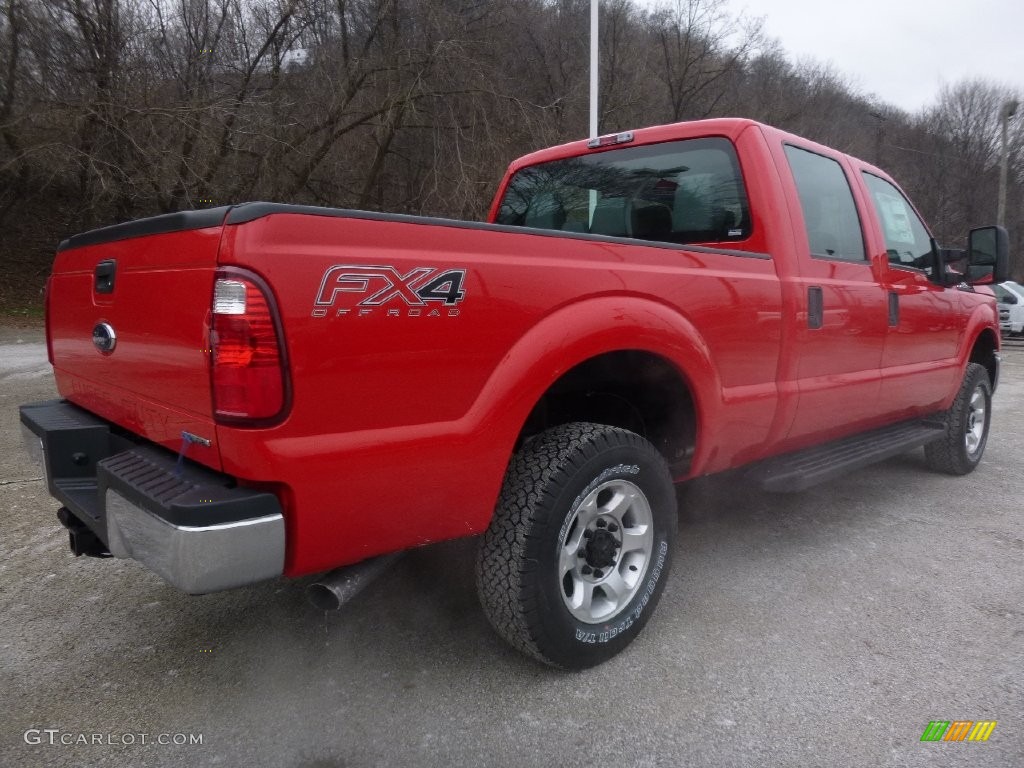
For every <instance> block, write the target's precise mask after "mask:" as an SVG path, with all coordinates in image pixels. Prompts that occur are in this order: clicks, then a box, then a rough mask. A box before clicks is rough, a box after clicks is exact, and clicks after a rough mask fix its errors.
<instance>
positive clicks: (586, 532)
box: [583, 529, 594, 539]
mask: <svg viewBox="0 0 1024 768" xmlns="http://www.w3.org/2000/svg"><path fill="white" fill-rule="evenodd" d="M593 535H594V532H593V531H591V530H589V529H588V530H586V531H584V532H583V538H584V539H589V538H590V537H591V536H593Z"/></svg>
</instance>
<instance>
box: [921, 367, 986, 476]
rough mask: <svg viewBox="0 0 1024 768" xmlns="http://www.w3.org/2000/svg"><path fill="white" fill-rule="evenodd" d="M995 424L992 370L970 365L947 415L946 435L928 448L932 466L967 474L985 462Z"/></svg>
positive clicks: (941, 470) (925, 452)
mask: <svg viewBox="0 0 1024 768" xmlns="http://www.w3.org/2000/svg"><path fill="white" fill-rule="evenodd" d="M991 421H992V385H991V384H990V383H989V380H988V371H986V370H985V368H984V366H981V365H978V364H977V363H968V365H967V370H966V371H965V372H964V380H963V383H962V384H961V385H960V391H959V392H958V393H957V396H956V399H955V400H954V401H953V405H952V407H950V409H949V410H948V411H946V413H945V422H946V434H945V435H943V437H942V439H940V440H936V441H935V442H933V443H929V444H928V445H926V446H925V449H924V455H925V458H926V459H927V460H928V465H929V466H930V467H931V468H932V469H934V470H937V471H939V472H945V473H947V474H950V475H966V474H968V473H969V472H973V471H974V468H975V467H977V466H978V464H979V463H981V457H982V454H984V453H985V443H986V442H988V428H989V424H990V423H991Z"/></svg>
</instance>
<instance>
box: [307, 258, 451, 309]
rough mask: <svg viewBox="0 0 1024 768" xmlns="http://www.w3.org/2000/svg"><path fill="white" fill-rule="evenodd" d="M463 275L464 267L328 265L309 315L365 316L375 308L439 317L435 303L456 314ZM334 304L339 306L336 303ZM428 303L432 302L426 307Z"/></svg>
mask: <svg viewBox="0 0 1024 768" xmlns="http://www.w3.org/2000/svg"><path fill="white" fill-rule="evenodd" d="M465 279H466V270H464V269H445V270H439V269H436V268H434V267H414V268H413V269H410V270H409V271H408V272H406V273H405V274H404V275H403V274H402V273H401V272H399V271H398V270H397V269H395V268H394V267H387V266H368V265H364V264H341V265H336V266H333V267H331V268H330V269H328V270H327V271H326V272H325V273H324V279H323V280H321V281H320V290H319V291H318V292H317V296H316V302H315V303H314V304H313V317H327V314H328V312H330V311H331V310H334V315H335V316H337V317H340V316H343V315H348V314H355V315H358V316H366V315H371V314H374V310H376V309H377V308H381V309H382V310H383V312H382V313H381V314H386V315H387V316H389V317H401V316H403V315H404V316H406V317H419V316H426V317H440V316H441V314H442V313H441V311H440V310H439V309H438V308H437V305H439V304H440V305H442V306H443V307H446V308H447V309H446V312H445V315H446V316H447V317H458V314H459V310H458V309H456V308H455V307H456V305H458V304H459V303H460V302H461V301H462V300H463V299H464V298H465V297H466V292H465V291H464V290H463V289H462V284H463V282H465ZM346 294H358V296H359V297H361V298H360V299H359V301H353V299H355V298H357V296H347V295H346ZM336 304H340V305H342V306H338V307H336V306H335V305H336ZM431 304H433V305H434V306H433V307H430V305H431ZM345 305H349V306H345ZM386 305H390V306H387V307H386ZM428 307H429V311H427V308H428ZM402 310H405V312H403V311H402Z"/></svg>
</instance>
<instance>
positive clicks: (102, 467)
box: [21, 400, 285, 594]
mask: <svg viewBox="0 0 1024 768" xmlns="http://www.w3.org/2000/svg"><path fill="white" fill-rule="evenodd" d="M21 423H22V426H23V428H24V430H23V432H24V434H25V437H26V443H27V446H28V447H29V449H30V453H34V454H35V455H36V456H37V457H38V458H40V459H41V461H42V463H43V467H44V469H45V473H46V481H47V485H48V487H49V491H50V494H51V495H52V496H54V498H56V499H57V500H58V501H60V502H61V503H62V504H63V505H64V507H65V508H66V509H67V510H68V512H69V513H70V514H71V515H72V516H73V517H74V518H75V519H76V520H77V521H78V522H80V523H81V524H82V525H84V526H85V527H86V528H88V529H89V530H90V531H91V532H92V533H93V534H95V536H96V538H97V539H99V540H100V541H101V542H102V543H103V544H104V545H105V546H106V548H107V549H108V550H109V552H110V554H112V555H114V556H115V557H122V558H133V559H135V560H138V561H139V562H141V563H142V564H143V565H145V566H146V567H147V568H149V569H150V570H152V571H154V572H155V573H157V574H159V575H160V576H162V577H163V578H164V579H165V580H166V581H167V582H168V583H170V584H172V585H173V586H175V587H178V588H179V589H181V590H184V591H185V592H189V593H191V594H203V593H206V592H216V591H218V590H222V589H230V588H232V587H239V586H243V585H245V584H251V583H254V582H257V581H262V580H264V579H269V578H274V577H276V576H280V575H281V573H282V571H283V570H284V555H285V526H284V516H283V515H282V513H281V507H280V503H279V502H278V500H277V497H275V496H274V495H273V494H270V493H265V492H262V491H254V490H252V489H248V488H241V487H238V486H237V484H236V482H235V480H234V479H233V478H231V477H229V476H228V475H224V474H221V473H219V472H214V471H212V470H209V469H207V468H205V467H202V466H200V465H198V464H195V463H193V462H190V461H188V460H187V459H185V458H183V457H179V456H176V455H174V454H173V453H170V452H169V451H166V450H165V449H163V448H159V447H156V446H153V445H151V444H148V443H143V442H141V441H137V440H136V439H134V438H133V437H132V436H130V435H126V434H124V433H123V432H121V431H120V430H118V429H117V428H116V427H113V426H112V425H111V424H109V423H108V422H106V421H103V420H102V419H100V418H98V417H96V416H94V415H93V414H91V413H89V412H88V411H85V410H83V409H81V408H78V407H77V406H75V405H72V404H71V403H68V402H66V401H63V400H52V401H48V402H43V403H34V404H32V405H25V406H22V407H21ZM73 535H74V534H73Z"/></svg>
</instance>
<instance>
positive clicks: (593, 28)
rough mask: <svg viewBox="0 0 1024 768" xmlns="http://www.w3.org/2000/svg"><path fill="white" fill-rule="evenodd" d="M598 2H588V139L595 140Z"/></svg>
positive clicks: (592, 0) (591, 0)
mask: <svg viewBox="0 0 1024 768" xmlns="http://www.w3.org/2000/svg"><path fill="white" fill-rule="evenodd" d="M597 6H598V0H590V138H592V139H596V138H597V65H598V59H597V47H598V43H599V42H600V40H599V38H598V35H597Z"/></svg>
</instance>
